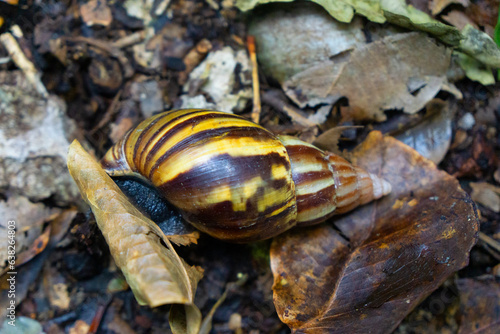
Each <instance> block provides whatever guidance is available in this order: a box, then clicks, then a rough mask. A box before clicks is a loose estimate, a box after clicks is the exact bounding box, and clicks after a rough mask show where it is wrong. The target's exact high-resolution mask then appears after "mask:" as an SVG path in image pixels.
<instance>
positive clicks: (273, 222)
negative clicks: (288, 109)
mask: <svg viewBox="0 0 500 334" xmlns="http://www.w3.org/2000/svg"><path fill="white" fill-rule="evenodd" d="M119 150H123V152H124V153H125V154H122V153H120V152H118V151H119ZM110 151H113V152H112V153H109V152H108V155H107V156H105V157H104V159H103V161H102V164H103V166H104V167H105V168H107V169H108V170H112V169H113V166H112V165H113V162H112V160H113V159H114V160H115V161H116V160H119V159H117V157H119V156H121V155H125V156H126V163H127V165H128V166H124V167H123V166H116V167H115V171H114V173H111V174H112V175H120V172H121V171H120V169H124V170H123V173H122V174H123V175H127V174H130V171H129V172H127V171H126V170H127V169H129V168H130V170H131V171H132V172H135V173H139V174H141V175H142V176H143V177H145V178H146V179H149V180H150V182H151V183H152V184H153V185H154V186H155V187H157V188H158V189H159V191H160V192H161V193H162V194H163V195H164V196H165V198H166V199H167V200H168V201H169V202H171V203H172V204H174V205H175V206H176V207H178V208H179V209H180V210H181V212H183V215H184V217H185V218H186V220H188V221H189V222H191V223H193V224H194V225H195V226H196V227H198V228H199V229H200V230H202V231H205V232H209V233H210V234H213V233H214V230H216V231H217V232H216V233H217V235H218V237H219V238H221V239H225V236H227V238H228V239H230V238H233V236H234V234H235V231H237V233H238V235H239V238H240V239H241V241H246V240H253V239H256V238H257V239H258V238H261V239H263V238H267V237H268V235H269V236H273V235H276V234H278V233H280V232H282V231H283V230H286V229H288V228H290V227H292V226H294V225H295V219H296V204H295V187H294V184H293V182H292V176H291V166H290V160H289V158H288V155H287V152H286V149H285V148H284V147H283V145H282V144H281V142H280V141H279V140H278V139H277V138H276V137H275V136H274V135H273V134H272V133H270V132H269V131H267V130H265V129H264V128H262V127H260V126H258V125H256V124H254V123H252V122H250V121H248V120H245V119H243V118H241V117H239V116H236V115H233V114H228V113H222V112H214V111H205V110H178V111H174V112H167V113H162V114H159V115H157V116H154V118H150V119H148V120H146V121H144V122H142V123H141V124H140V125H139V126H138V127H137V128H136V129H135V130H134V131H132V132H130V133H129V134H128V135H127V136H126V137H125V139H124V142H123V143H121V144H117V145H116V148H115V149H112V150H110ZM109 154H111V156H110V157H109V159H108V156H109ZM121 164H123V161H122V162H121ZM269 167H270V168H269ZM257 223H258V224H257ZM257 225H259V226H257ZM256 234H258V236H257V235H256ZM263 236H265V237H263Z"/></svg>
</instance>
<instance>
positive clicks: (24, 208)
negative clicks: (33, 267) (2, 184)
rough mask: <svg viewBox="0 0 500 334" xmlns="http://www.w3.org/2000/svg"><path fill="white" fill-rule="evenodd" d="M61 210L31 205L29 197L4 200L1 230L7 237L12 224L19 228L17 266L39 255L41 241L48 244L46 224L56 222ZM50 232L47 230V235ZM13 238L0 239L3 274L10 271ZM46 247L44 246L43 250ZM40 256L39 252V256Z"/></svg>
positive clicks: (0, 215)
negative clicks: (9, 250)
mask: <svg viewBox="0 0 500 334" xmlns="http://www.w3.org/2000/svg"><path fill="white" fill-rule="evenodd" d="M60 211H61V210H60V209H55V208H52V209H50V208H48V207H46V206H45V205H44V204H41V203H31V202H30V201H29V200H28V199H27V198H26V197H22V196H11V197H9V199H8V200H7V201H0V217H2V218H3V219H2V221H0V230H2V231H5V232H4V233H5V235H7V231H8V222H9V221H13V222H14V226H15V228H16V234H15V240H16V244H15V251H16V262H15V266H20V265H21V264H23V263H25V262H27V261H29V260H30V259H31V258H32V257H33V256H35V255H36V254H34V252H35V253H36V248H37V247H36V246H37V245H38V244H39V241H43V240H45V241H48V234H47V233H45V234H44V233H43V225H44V223H45V222H48V221H50V220H52V219H54V218H55V217H56V216H57V215H58V214H59V212H60ZM47 231H49V232H48V233H50V229H48V230H46V231H45V232H47ZM8 244H9V239H7V238H6V237H5V238H1V239H0V248H1V249H2V251H1V252H0V264H1V265H0V275H3V274H4V273H6V272H7V271H9V268H10V267H9V264H11V263H10V262H8V260H11V259H10V258H9V256H8V255H9V254H8V253H7V251H8V247H7V246H8ZM45 246H46V244H42V245H41V248H42V249H41V250H40V251H42V250H43V249H44V248H45ZM37 254H38V253H37Z"/></svg>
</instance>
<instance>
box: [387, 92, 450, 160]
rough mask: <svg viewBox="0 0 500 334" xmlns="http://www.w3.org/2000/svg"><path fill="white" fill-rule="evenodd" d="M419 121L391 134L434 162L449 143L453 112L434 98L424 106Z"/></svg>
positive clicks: (446, 150) (447, 147) (446, 148)
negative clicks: (424, 109) (425, 110)
mask: <svg viewBox="0 0 500 334" xmlns="http://www.w3.org/2000/svg"><path fill="white" fill-rule="evenodd" d="M426 108H427V112H426V115H425V116H424V117H423V118H422V119H421V120H420V121H419V123H417V124H414V125H412V126H411V127H410V128H406V129H403V130H402V131H398V133H397V134H393V136H394V137H396V139H398V140H400V141H401V142H403V143H404V144H406V145H408V146H410V147H411V148H413V149H415V150H416V151H417V152H418V153H420V154H421V155H422V156H424V157H425V158H427V159H429V160H431V161H432V162H434V163H435V164H439V163H440V162H441V161H442V160H443V159H444V156H445V155H446V153H447V152H448V149H449V147H450V143H451V136H452V128H451V122H452V120H453V112H451V110H450V108H449V106H448V104H447V103H445V102H444V101H442V100H438V99H434V100H432V101H431V102H429V103H428V104H427V106H426Z"/></svg>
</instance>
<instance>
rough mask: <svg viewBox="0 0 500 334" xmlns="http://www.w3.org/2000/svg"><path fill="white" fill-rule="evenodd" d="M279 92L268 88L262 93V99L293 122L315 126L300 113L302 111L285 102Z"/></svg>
mask: <svg viewBox="0 0 500 334" xmlns="http://www.w3.org/2000/svg"><path fill="white" fill-rule="evenodd" d="M279 95H280V93H278V92H276V91H274V90H268V91H265V92H264V93H262V101H264V102H265V103H267V104H269V105H271V106H272V107H273V108H274V109H276V110H279V111H281V112H282V113H284V114H285V115H287V116H288V117H290V118H291V119H292V121H293V122H295V123H297V124H300V125H302V126H305V127H311V126H316V125H317V124H316V123H314V122H312V121H310V120H308V119H307V117H305V116H303V115H302V111H301V110H300V109H297V108H295V107H293V106H291V105H289V104H288V103H286V102H285V101H284V100H283V99H282V98H281V97H280V96H279Z"/></svg>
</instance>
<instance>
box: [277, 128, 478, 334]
mask: <svg viewBox="0 0 500 334" xmlns="http://www.w3.org/2000/svg"><path fill="white" fill-rule="evenodd" d="M353 162H354V163H355V164H357V165H359V166H361V167H364V168H366V169H367V170H368V171H369V172H371V173H374V174H376V175H380V176H382V177H383V178H384V179H386V180H388V181H389V182H390V183H391V185H392V193H391V194H390V195H389V196H387V197H385V198H383V199H381V200H379V201H377V202H374V203H372V204H370V205H367V206H364V207H361V208H359V209H357V210H355V211H354V212H352V213H350V214H348V215H344V216H342V217H340V218H339V219H337V220H335V224H336V226H337V228H338V229H339V230H340V231H341V232H342V235H340V234H339V233H338V232H337V231H336V229H334V228H333V226H332V225H331V223H326V224H322V225H320V226H317V227H312V228H308V229H296V230H292V231H291V232H290V233H286V234H284V235H282V236H280V237H278V238H276V239H275V240H274V241H273V244H272V247H271V266H272V270H273V274H274V287H273V289H274V302H275V305H276V309H277V312H278V315H279V316H280V318H281V319H282V321H284V322H285V323H286V324H287V325H288V326H289V327H290V328H291V329H292V332H296V333H299V332H300V333H319V332H328V331H331V330H332V329H335V332H336V333H367V332H370V333H388V332H391V331H392V330H393V329H394V328H395V327H396V326H397V325H398V324H399V322H400V321H401V320H402V319H403V318H404V317H405V316H406V315H407V314H408V313H409V312H410V311H411V310H412V309H413V308H414V307H415V306H416V305H417V304H418V303H419V302H420V301H421V300H422V299H423V298H425V297H426V296H427V295H429V294H430V293H431V292H432V291H433V290H434V289H436V288H437V287H438V286H439V285H440V284H441V283H442V282H443V281H444V280H445V279H446V278H447V277H449V276H450V274H452V273H453V272H455V271H457V270H458V269H460V268H462V267H464V266H465V265H467V263H468V253H469V251H470V249H471V247H472V246H473V245H474V243H475V242H476V233H477V231H478V219H477V213H476V211H475V208H474V204H473V203H472V201H471V200H470V198H469V197H468V195H467V194H466V193H465V192H464V191H463V190H462V189H461V188H460V186H459V184H458V181H457V180H456V179H455V178H453V177H451V176H450V175H448V174H446V173H445V172H443V171H439V170H438V169H437V168H436V166H435V165H434V164H433V163H432V162H430V161H429V160H427V159H425V158H423V157H422V156H420V155H419V154H418V153H416V152H415V151H414V150H413V149H411V148H409V147H408V146H406V145H404V144H402V143H401V142H398V141H397V140H396V139H394V138H391V137H383V136H382V134H381V133H380V132H371V133H370V134H369V136H368V138H367V139H366V141H365V142H364V143H363V144H361V145H360V146H359V147H358V148H357V149H356V150H355V151H354V153H353ZM344 236H345V237H347V238H348V239H349V240H347V239H346V238H344Z"/></svg>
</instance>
